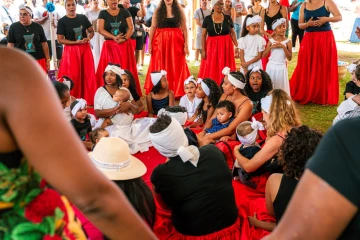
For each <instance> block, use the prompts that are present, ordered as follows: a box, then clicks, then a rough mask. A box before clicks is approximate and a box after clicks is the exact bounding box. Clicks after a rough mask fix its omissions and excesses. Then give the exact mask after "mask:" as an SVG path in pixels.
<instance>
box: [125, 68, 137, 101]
mask: <svg viewBox="0 0 360 240" xmlns="http://www.w3.org/2000/svg"><path fill="white" fill-rule="evenodd" d="M124 71H125V73H126V75H127V76H128V78H129V82H130V85H129V88H128V89H129V91H130V92H131V94H132V95H133V98H134V100H135V101H137V100H136V99H140V96H139V94H138V93H137V91H136V82H135V78H134V75H133V74H132V73H131V72H130V71H129V70H124ZM135 95H136V96H135Z"/></svg>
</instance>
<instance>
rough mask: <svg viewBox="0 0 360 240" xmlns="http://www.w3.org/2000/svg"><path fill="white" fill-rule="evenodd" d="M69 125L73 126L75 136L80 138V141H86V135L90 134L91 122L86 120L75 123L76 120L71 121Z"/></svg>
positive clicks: (88, 119)
mask: <svg viewBox="0 0 360 240" xmlns="http://www.w3.org/2000/svg"><path fill="white" fill-rule="evenodd" d="M70 122H71V124H72V125H73V126H74V128H75V130H76V132H77V134H78V135H79V137H80V138H81V140H82V141H85V140H86V134H87V133H89V132H91V131H92V129H91V122H90V118H86V119H85V121H84V122H83V123H81V122H78V121H76V119H74V118H73V119H71V121H70Z"/></svg>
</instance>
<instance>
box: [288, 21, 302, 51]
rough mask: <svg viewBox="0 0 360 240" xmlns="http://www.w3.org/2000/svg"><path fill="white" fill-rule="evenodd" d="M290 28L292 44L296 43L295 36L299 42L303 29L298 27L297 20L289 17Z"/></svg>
mask: <svg viewBox="0 0 360 240" xmlns="http://www.w3.org/2000/svg"><path fill="white" fill-rule="evenodd" d="M291 30H292V39H291V41H292V46H293V47H295V45H296V37H297V36H299V42H300V43H301V41H302V39H303V36H304V29H300V28H299V21H298V20H295V19H293V18H292V19H291Z"/></svg>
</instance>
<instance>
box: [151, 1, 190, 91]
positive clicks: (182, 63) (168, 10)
mask: <svg viewBox="0 0 360 240" xmlns="http://www.w3.org/2000/svg"><path fill="white" fill-rule="evenodd" d="M187 42H188V34H187V27H186V18H185V15H184V12H183V10H182V9H181V7H180V5H179V3H178V1H177V0H162V1H161V2H160V5H159V7H158V8H157V9H156V10H155V13H154V15H153V17H152V24H151V29H150V37H149V53H150V54H151V59H150V66H149V70H148V74H147V75H146V80H145V86H144V88H145V90H146V94H148V93H149V92H151V89H152V87H153V84H152V82H151V78H150V73H151V72H154V71H157V70H159V69H164V70H165V71H166V72H167V79H168V81H169V89H170V90H172V91H173V92H174V94H175V98H180V97H182V96H183V95H184V85H183V82H184V79H187V78H188V77H189V76H190V72H189V68H188V66H187V64H186V59H185V55H188V54H189V49H188V44H187Z"/></svg>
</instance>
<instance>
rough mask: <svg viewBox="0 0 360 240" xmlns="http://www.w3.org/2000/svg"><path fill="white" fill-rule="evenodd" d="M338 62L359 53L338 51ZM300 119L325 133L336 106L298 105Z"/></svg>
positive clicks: (292, 66) (342, 83)
mask: <svg viewBox="0 0 360 240" xmlns="http://www.w3.org/2000/svg"><path fill="white" fill-rule="evenodd" d="M338 55H339V60H341V61H345V62H350V63H351V62H353V61H354V60H356V59H359V58H360V53H351V52H343V51H338ZM297 57H298V54H297V53H294V54H293V59H292V61H291V62H290V63H289V79H290V77H291V75H292V73H293V71H294V69H295V67H296V63H297ZM193 64H194V62H193V61H190V62H189V63H188V66H189V69H190V72H191V74H192V75H194V76H195V77H197V75H198V72H199V67H194V66H193ZM147 68H148V66H144V69H143V71H142V72H143V73H146V72H147ZM139 78H140V82H141V85H142V86H143V84H144V80H145V74H144V75H142V76H139ZM350 78H351V75H350V74H349V73H348V72H347V73H346V76H345V77H344V78H343V79H341V80H340V91H339V94H340V98H339V103H341V102H342V101H343V100H344V96H343V92H344V89H345V84H346V83H347V82H348V81H350ZM143 101H144V103H145V106H146V102H145V98H144V97H143ZM298 106H299V110H300V114H301V119H302V122H303V124H306V125H308V126H309V127H311V128H314V129H317V130H319V131H321V132H326V131H327V130H328V129H329V127H330V126H331V125H332V120H333V119H334V117H335V116H336V115H337V113H336V108H337V106H322V105H316V104H308V105H298Z"/></svg>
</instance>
